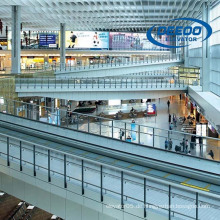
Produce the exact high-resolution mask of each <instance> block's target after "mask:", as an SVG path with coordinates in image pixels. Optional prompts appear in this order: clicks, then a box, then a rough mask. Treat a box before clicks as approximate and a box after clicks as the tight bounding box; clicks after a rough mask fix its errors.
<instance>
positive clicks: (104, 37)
mask: <svg viewBox="0 0 220 220" xmlns="http://www.w3.org/2000/svg"><path fill="white" fill-rule="evenodd" d="M66 48H68V49H78V50H79V49H91V50H101V49H108V48H109V33H108V32H93V31H67V32H66Z"/></svg>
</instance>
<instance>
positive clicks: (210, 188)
mask: <svg viewBox="0 0 220 220" xmlns="http://www.w3.org/2000/svg"><path fill="white" fill-rule="evenodd" d="M0 133H3V134H8V135H10V136H13V137H16V138H21V139H22V140H24V141H29V142H32V143H33V144H35V145H38V144H39V145H44V146H45V147H49V148H53V149H56V150H59V151H62V152H68V153H71V154H72V155H77V156H81V157H84V158H89V159H91V160H93V161H99V162H101V163H103V164H108V165H112V166H115V167H120V168H124V169H127V170H129V171H133V172H134V173H137V172H138V173H140V174H143V175H146V176H151V177H154V178H159V179H163V180H165V181H167V182H174V183H178V184H180V185H184V186H187V187H190V188H195V189H199V190H202V191H206V192H212V193H215V194H220V186H219V185H214V184H211V183H209V182H204V181H199V180H196V179H191V178H188V177H184V176H181V175H176V174H172V173H168V172H164V171H161V170H157V169H152V168H150V167H146V166H140V165H138V164H134V163H129V162H126V161H123V160H118V159H116V158H113V157H108V156H105V155H103V154H97V153H93V152H90V151H86V150H82V149H79V148H77V147H72V146H67V145H66V144H65V145H64V144H60V143H57V142H53V141H50V140H45V139H42V138H39V137H36V136H31V135H28V134H25V133H21V132H17V131H13V130H10V129H7V128H3V127H0ZM73 143H74V141H73ZM73 143H72V144H73ZM201 178H202V177H201Z"/></svg>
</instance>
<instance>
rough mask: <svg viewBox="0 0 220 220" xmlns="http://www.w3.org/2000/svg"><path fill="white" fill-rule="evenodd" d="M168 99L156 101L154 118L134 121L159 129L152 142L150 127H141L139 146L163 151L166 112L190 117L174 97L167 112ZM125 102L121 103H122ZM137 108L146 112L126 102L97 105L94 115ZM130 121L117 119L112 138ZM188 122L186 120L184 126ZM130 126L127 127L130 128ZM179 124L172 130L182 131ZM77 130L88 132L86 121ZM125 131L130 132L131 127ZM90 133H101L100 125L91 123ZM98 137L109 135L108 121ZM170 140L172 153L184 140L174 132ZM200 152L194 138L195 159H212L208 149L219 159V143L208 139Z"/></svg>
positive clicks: (138, 104)
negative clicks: (197, 157)
mask: <svg viewBox="0 0 220 220" xmlns="http://www.w3.org/2000/svg"><path fill="white" fill-rule="evenodd" d="M167 100H168V99H160V101H159V100H156V102H155V104H156V106H157V116H156V117H143V118H135V123H136V124H140V125H144V126H149V127H155V128H159V129H155V138H154V140H153V138H152V129H151V128H147V127H145V128H143V127H141V135H140V143H141V144H145V145H150V146H153V142H154V146H155V147H160V148H164V142H165V140H166V138H167V137H168V131H164V130H160V129H167V130H168V129H169V122H168V117H169V116H168V115H169V113H170V114H171V115H173V114H175V115H176V116H177V118H179V117H182V116H186V117H187V116H188V115H189V114H190V110H189V106H188V107H186V106H185V99H184V98H183V99H182V100H180V98H179V96H174V97H170V102H171V104H170V111H168V107H167ZM123 103H124V102H123ZM132 107H133V108H134V109H136V110H137V111H143V110H145V109H146V103H140V102H138V103H132V104H131V103H129V102H127V103H126V104H122V105H121V106H107V105H103V106H102V105H100V106H98V110H97V111H96V112H94V113H93V114H94V115H98V114H100V113H101V112H103V113H104V114H105V115H114V114H115V113H117V112H118V111H119V110H121V111H122V112H123V113H128V112H129V111H130V109H131V108H132ZM131 121H132V119H131V118H129V119H126V120H116V121H114V127H115V128H114V131H113V136H114V138H119V129H120V128H122V129H124V122H128V123H131ZM187 122H188V121H186V123H187ZM129 126H130V125H129ZM70 127H73V128H76V125H71V126H70ZM181 128H182V125H181V123H180V122H177V127H174V131H181ZM79 129H80V130H85V131H87V130H88V126H87V120H85V122H82V123H81V124H80V125H79ZM127 129H128V130H129V129H131V128H130V127H129V128H128V127H127ZM135 130H136V131H137V130H138V128H137V126H136V128H135ZM90 132H91V133H95V134H100V123H99V122H97V123H90ZM101 134H102V135H104V136H112V128H111V122H106V121H105V122H102V127H101ZM134 134H136V133H135V132H131V131H127V132H126V135H127V136H128V135H130V136H132V135H134ZM169 137H170V138H172V141H173V148H172V150H174V149H175V145H180V142H181V141H182V139H183V137H184V136H183V135H181V134H180V135H177V134H176V133H174V132H173V133H172V134H170V136H169ZM138 138H139V137H138V134H136V140H135V139H132V142H136V143H138ZM185 138H186V139H188V140H189V141H190V139H191V137H190V136H185ZM203 144H204V146H203V152H201V151H200V146H199V143H198V139H197V144H196V147H195V148H194V149H188V150H190V151H191V154H192V155H196V156H201V155H202V156H203V157H204V158H208V159H211V157H210V156H209V155H208V152H209V151H210V149H212V150H213V152H214V159H215V160H220V142H219V141H213V140H208V139H203Z"/></svg>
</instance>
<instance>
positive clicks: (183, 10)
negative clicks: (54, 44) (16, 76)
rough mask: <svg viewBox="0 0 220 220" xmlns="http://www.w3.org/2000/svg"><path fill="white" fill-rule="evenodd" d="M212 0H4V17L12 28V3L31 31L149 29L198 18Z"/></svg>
mask: <svg viewBox="0 0 220 220" xmlns="http://www.w3.org/2000/svg"><path fill="white" fill-rule="evenodd" d="M204 1H208V0H82V1H80V0H0V19H2V21H3V26H4V28H5V26H6V25H8V26H9V27H10V23H11V5H21V21H22V26H23V29H27V30H59V27H60V23H66V25H67V30H92V31H94V30H97V31H99V30H102V31H146V30H147V28H149V27H151V26H152V25H154V24H166V23H167V21H168V20H170V19H173V18H179V17H198V16H199V14H200V13H201V6H202V3H203V2H204ZM218 1H219V0H218Z"/></svg>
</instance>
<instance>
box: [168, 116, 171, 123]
mask: <svg viewBox="0 0 220 220" xmlns="http://www.w3.org/2000/svg"><path fill="white" fill-rule="evenodd" d="M168 117H169V119H168V122H169V123H171V114H169V116H168Z"/></svg>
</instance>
